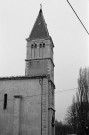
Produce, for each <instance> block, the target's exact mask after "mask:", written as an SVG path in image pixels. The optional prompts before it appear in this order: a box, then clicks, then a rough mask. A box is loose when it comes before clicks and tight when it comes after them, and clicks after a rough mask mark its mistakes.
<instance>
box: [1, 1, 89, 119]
mask: <svg viewBox="0 0 89 135" xmlns="http://www.w3.org/2000/svg"><path fill="white" fill-rule="evenodd" d="M69 1H70V3H71V4H72V6H73V7H74V9H75V10H76V12H77V14H78V15H79V17H80V18H81V20H82V22H83V23H84V25H85V27H86V28H87V29H88V4H89V2H88V0H69ZM40 3H42V9H43V14H44V18H45V21H46V23H47V27H48V30H49V33H50V36H51V37H52V39H53V42H54V46H55V48H54V63H55V85H56V90H55V91H62V90H67V89H73V88H77V78H78V73H79V68H80V67H83V68H84V67H85V66H88V34H87V33H86V31H85V30H84V28H83V27H82V25H81V24H80V22H79V20H78V19H77V18H76V16H75V14H74V12H73V11H72V9H71V8H70V6H69V5H68V3H67V1H66V0H43V1H42V0H0V76H1V77H2V76H12V75H15V76H16V75H24V74H25V58H26V40H25V39H26V38H27V37H28V36H29V34H30V32H31V29H32V27H33V25H34V23H35V20H36V18H37V15H38V12H39V9H40ZM75 91H76V90H73V91H72V90H71V91H65V92H59V93H56V94H55V105H56V108H55V109H56V118H57V119H58V120H63V118H64V117H65V114H66V110H67V108H68V106H69V105H70V104H71V102H72V97H73V94H74V93H75Z"/></svg>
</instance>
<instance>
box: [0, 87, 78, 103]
mask: <svg viewBox="0 0 89 135" xmlns="http://www.w3.org/2000/svg"><path fill="white" fill-rule="evenodd" d="M77 89H78V88H72V89H65V90H59V91H55V92H54V93H55V94H59V93H62V92H68V91H73V90H77ZM50 93H52V92H47V93H44V94H35V95H29V96H23V97H22V98H23V99H24V98H32V97H36V96H42V95H49V94H50ZM8 100H13V98H9V99H7V101H8ZM0 101H3V100H0Z"/></svg>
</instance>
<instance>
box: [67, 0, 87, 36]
mask: <svg viewBox="0 0 89 135" xmlns="http://www.w3.org/2000/svg"><path fill="white" fill-rule="evenodd" d="M67 2H68V4H69V5H70V7H71V9H72V10H73V12H74V13H75V15H76V17H77V18H78V20H79V21H80V23H81V24H82V26H83V28H84V29H85V31H86V32H87V34H88V35H89V32H88V30H87V29H86V27H85V26H84V24H83V22H82V21H81V19H80V18H79V16H78V15H77V13H76V11H75V10H74V8H73V7H72V5H71V4H70V2H69V1H68V0H67Z"/></svg>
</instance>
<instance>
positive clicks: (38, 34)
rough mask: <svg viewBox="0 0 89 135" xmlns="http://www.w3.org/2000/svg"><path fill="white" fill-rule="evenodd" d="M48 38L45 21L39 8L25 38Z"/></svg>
mask: <svg viewBox="0 0 89 135" xmlns="http://www.w3.org/2000/svg"><path fill="white" fill-rule="evenodd" d="M43 38H49V33H48V29H47V25H46V23H45V20H44V17H43V12H42V9H40V11H39V14H38V17H37V19H36V22H35V24H34V26H33V29H32V31H31V34H30V36H29V38H28V39H27V40H34V39H43Z"/></svg>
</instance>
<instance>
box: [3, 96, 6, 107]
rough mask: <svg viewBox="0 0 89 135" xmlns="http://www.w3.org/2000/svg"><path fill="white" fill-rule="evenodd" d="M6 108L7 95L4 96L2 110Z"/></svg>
mask: <svg viewBox="0 0 89 135" xmlns="http://www.w3.org/2000/svg"><path fill="white" fill-rule="evenodd" d="M6 108H7V94H4V105H3V109H6Z"/></svg>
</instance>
